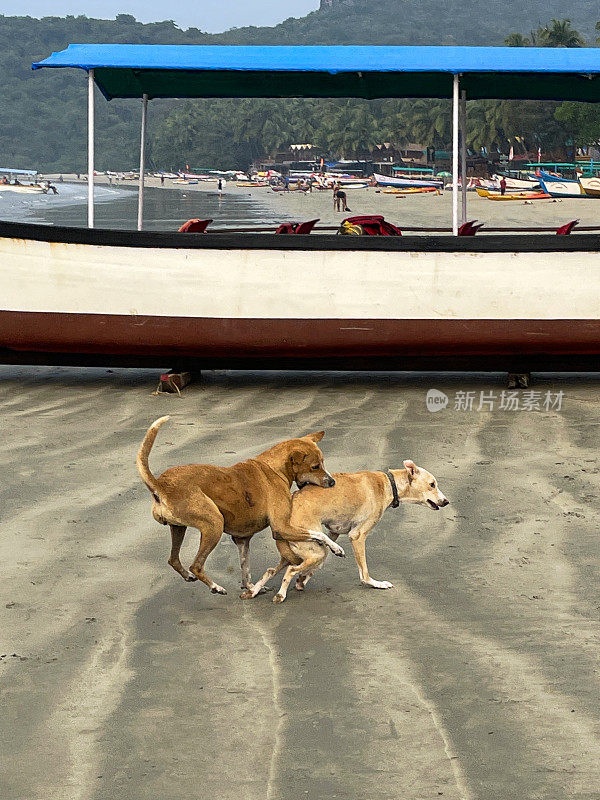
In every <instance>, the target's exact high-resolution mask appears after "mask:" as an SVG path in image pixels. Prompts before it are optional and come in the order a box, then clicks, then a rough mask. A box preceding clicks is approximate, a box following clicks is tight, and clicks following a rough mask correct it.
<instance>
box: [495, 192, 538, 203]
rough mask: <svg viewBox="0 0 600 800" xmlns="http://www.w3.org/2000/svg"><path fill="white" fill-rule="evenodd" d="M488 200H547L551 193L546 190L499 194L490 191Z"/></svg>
mask: <svg viewBox="0 0 600 800" xmlns="http://www.w3.org/2000/svg"><path fill="white" fill-rule="evenodd" d="M486 196H487V199H488V200H521V201H523V200H547V199H548V198H549V197H550V195H549V194H546V192H518V193H509V194H497V193H495V192H489V193H488V194H487V195H486Z"/></svg>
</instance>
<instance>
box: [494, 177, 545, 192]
mask: <svg viewBox="0 0 600 800" xmlns="http://www.w3.org/2000/svg"><path fill="white" fill-rule="evenodd" d="M502 178H504V180H505V181H506V188H507V189H508V191H514V190H517V191H521V190H523V189H524V190H526V191H527V190H529V191H533V190H534V189H539V188H540V182H539V180H538V179H537V177H535V178H534V177H531V178H513V177H512V176H511V175H501V174H500V173H498V174H496V175H492V180H493V181H494V183H495V185H496V186H497V187H498V188H499V187H500V181H501V180H502Z"/></svg>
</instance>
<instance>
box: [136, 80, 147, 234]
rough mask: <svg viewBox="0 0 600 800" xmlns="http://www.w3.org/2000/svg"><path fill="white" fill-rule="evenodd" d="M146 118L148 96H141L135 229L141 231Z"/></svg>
mask: <svg viewBox="0 0 600 800" xmlns="http://www.w3.org/2000/svg"><path fill="white" fill-rule="evenodd" d="M147 117H148V95H147V94H143V95H142V135H141V139H140V179H139V188H138V218H137V229H138V231H141V230H142V225H143V221H144V171H145V169H146V119H147Z"/></svg>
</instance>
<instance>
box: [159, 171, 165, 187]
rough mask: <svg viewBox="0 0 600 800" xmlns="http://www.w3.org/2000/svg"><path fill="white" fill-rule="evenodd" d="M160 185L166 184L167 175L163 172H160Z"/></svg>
mask: <svg viewBox="0 0 600 800" xmlns="http://www.w3.org/2000/svg"><path fill="white" fill-rule="evenodd" d="M160 185H161V186H164V185H165V176H164V175H163V174H162V172H161V174H160Z"/></svg>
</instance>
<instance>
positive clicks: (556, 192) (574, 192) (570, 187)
mask: <svg viewBox="0 0 600 800" xmlns="http://www.w3.org/2000/svg"><path fill="white" fill-rule="evenodd" d="M539 180H540V186H541V187H542V189H543V190H544V191H545V192H547V193H548V194H549V195H550V197H586V194H585V192H584V190H583V186H582V185H581V183H580V182H579V180H578V179H577V178H557V177H556V176H555V175H550V173H548V172H541V173H540V178H539ZM588 196H591V195H588Z"/></svg>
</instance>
